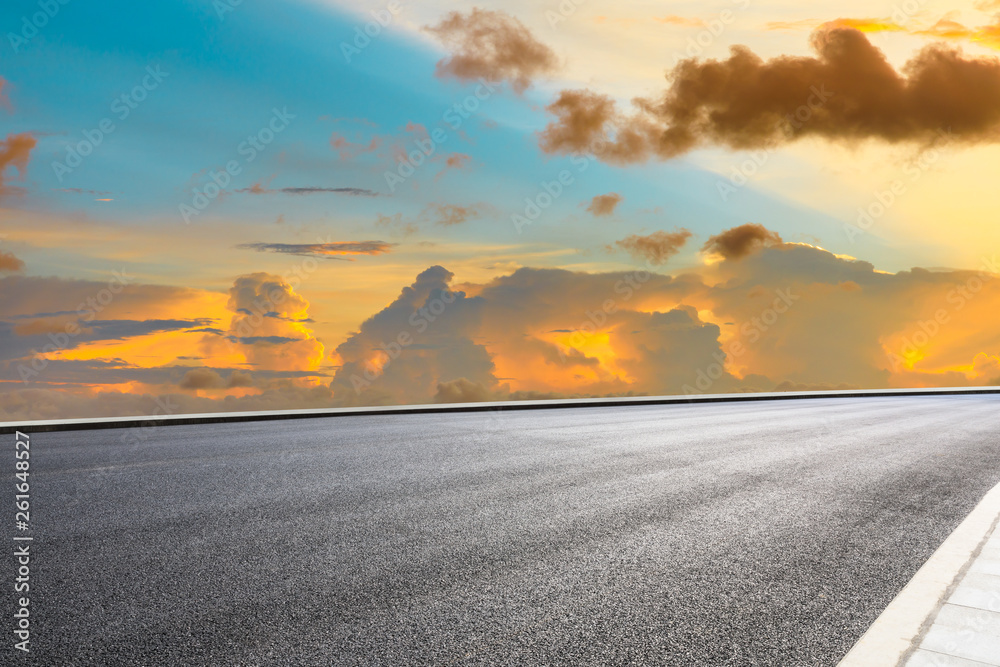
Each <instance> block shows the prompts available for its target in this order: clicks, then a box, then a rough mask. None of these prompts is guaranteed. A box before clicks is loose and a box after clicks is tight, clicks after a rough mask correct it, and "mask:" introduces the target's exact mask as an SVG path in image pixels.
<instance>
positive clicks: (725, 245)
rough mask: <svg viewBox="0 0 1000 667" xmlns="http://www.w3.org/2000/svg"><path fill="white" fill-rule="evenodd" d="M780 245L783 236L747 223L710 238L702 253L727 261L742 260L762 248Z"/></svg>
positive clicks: (758, 225) (761, 226)
mask: <svg viewBox="0 0 1000 667" xmlns="http://www.w3.org/2000/svg"><path fill="white" fill-rule="evenodd" d="M780 243H781V236H779V235H778V233H777V232H772V231H771V230H769V229H767V228H766V227H764V225H760V224H756V223H747V224H745V225H740V226H739V227H733V228H732V229H727V230H726V231H724V232H722V233H720V234H716V235H715V236H711V237H709V239H708V241H706V242H705V245H704V246H702V251H703V252H707V253H714V254H718V255H722V257H723V258H725V259H742V258H744V257H746V256H747V255H749V254H750V253H752V252H755V251H757V250H760V249H761V248H764V247H766V246H769V245H777V244H780Z"/></svg>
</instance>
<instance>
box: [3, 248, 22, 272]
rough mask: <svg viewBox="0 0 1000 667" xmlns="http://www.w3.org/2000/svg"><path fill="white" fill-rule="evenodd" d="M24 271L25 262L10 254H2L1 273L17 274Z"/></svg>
mask: <svg viewBox="0 0 1000 667" xmlns="http://www.w3.org/2000/svg"><path fill="white" fill-rule="evenodd" d="M23 270H24V262H22V261H21V260H20V259H18V258H17V257H15V256H14V254H13V253H10V252H0V271H7V272H9V273H16V272H18V271H23Z"/></svg>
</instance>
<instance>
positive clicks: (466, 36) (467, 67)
mask: <svg viewBox="0 0 1000 667" xmlns="http://www.w3.org/2000/svg"><path fill="white" fill-rule="evenodd" d="M427 31H428V32H430V33H432V34H433V35H434V36H436V37H437V38H438V39H439V40H441V42H442V43H444V44H445V46H447V47H448V48H450V49H451V50H452V53H451V55H450V56H449V57H447V58H445V59H443V60H441V61H440V62H438V64H437V75H438V76H439V77H446V76H451V77H455V78H457V79H460V80H463V81H474V80H476V79H479V78H481V77H482V78H485V79H489V80H505V81H508V82H510V84H511V86H512V87H513V88H514V90H515V91H517V92H519V93H520V92H524V90H525V89H527V88H528V87H529V86H530V85H531V83H532V81H533V80H534V79H535V78H537V77H539V76H542V75H545V74H549V73H551V72H552V71H554V70H555V69H556V67H557V66H558V59H557V58H556V54H555V52H553V51H552V49H550V48H549V47H548V46H546V45H545V44H543V43H541V42H539V41H538V39H536V38H535V36H534V35H532V34H531V31H529V30H528V28H527V27H526V26H525V25H524V24H523V23H521V21H519V20H518V19H516V18H514V17H513V16H511V15H509V14H506V13H504V12H501V11H493V10H488V9H479V8H478V7H473V8H472V10H471V11H470V12H469V13H468V14H462V13H461V12H457V11H456V12H451V13H450V14H448V15H447V16H446V17H445V18H444V19H443V20H442V21H441V22H440V23H438V24H437V25H436V26H429V27H428V28H427Z"/></svg>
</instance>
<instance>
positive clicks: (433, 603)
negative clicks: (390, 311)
mask: <svg viewBox="0 0 1000 667" xmlns="http://www.w3.org/2000/svg"><path fill="white" fill-rule="evenodd" d="M998 408H1000V397H998V396H951V397H899V398H869V399H821V400H806V401H795V400H789V401H773V402H766V403H738V402H737V403H723V404H707V405H668V406H643V407H626V408H621V407H618V408H585V409H564V410H534V411H528V412H487V413H478V414H476V413H471V414H469V413H466V414H422V415H396V416H391V417H344V418H329V419H315V420H302V421H289V422H274V423H266V422H265V423H249V424H217V425H203V426H174V427H164V428H158V429H149V430H148V431H146V432H133V433H132V434H131V436H128V435H126V432H125V431H116V430H103V431H77V432H68V433H37V434H35V435H34V436H32V438H31V443H32V444H31V448H32V459H31V465H32V468H31V469H32V477H31V480H32V494H33V496H32V514H31V518H32V524H33V534H34V535H35V541H34V542H33V543H32V552H33V560H32V574H31V594H32V597H31V608H32V617H31V618H32V641H31V648H32V652H31V654H30V655H29V656H24V655H20V654H18V653H17V652H15V651H14V650H13V649H12V648H11V647H10V645H11V644H13V640H10V644H8V646H5V647H3V652H2V653H0V655H2V656H3V657H2V658H0V663H2V664H11V665H15V664H25V665H28V664H31V665H34V664H38V665H136V666H139V665H366V666H367V665H387V666H399V665H698V666H700V667H702V666H706V665H767V666H773V665H835V664H836V663H837V661H838V660H839V659H840V658H841V657H842V656H843V655H844V654H845V653H846V652H847V651H848V650H849V649H850V647H851V646H852V644H853V643H854V642H855V641H856V640H857V639H858V638H859V637H860V636H861V634H863V632H864V631H865V630H866V629H867V628H868V626H869V625H870V624H871V623H872V622H873V621H874V620H875V618H876V617H877V616H878V615H879V613H880V612H881V611H882V609H883V608H884V607H885V606H886V605H887V604H888V603H889V601H890V600H892V598H893V597H894V596H895V595H896V593H897V592H898V591H899V590H900V589H901V588H902V587H903V586H904V585H905V584H906V582H907V581H908V580H909V579H910V578H911V577H912V576H913V574H914V573H915V572H916V570H917V569H918V568H919V567H920V565H921V564H922V563H923V562H924V561H925V560H926V559H927V557H928V556H930V554H931V553H932V552H933V551H934V550H935V549H936V548H937V547H938V546H939V545H940V544H941V542H943V541H944V539H945V538H946V537H947V536H948V534H949V533H950V532H951V531H952V530H953V529H954V528H955V526H957V525H958V523H959V522H960V521H961V520H962V519H963V518H964V517H965V516H966V515H967V514H968V513H969V512H970V511H971V510H972V508H973V507H974V506H975V505H976V503H977V502H978V500H979V499H980V498H981V497H982V496H983V495H984V494H985V493H986V492H987V491H988V490H989V489H990V488H991V487H993V486H994V485H995V484H997V483H998V482H1000V431H998V426H1000V412H998ZM123 435H125V442H124V443H123V442H122V439H123ZM2 437H3V438H4V439H5V440H7V441H8V443H7V444H9V445H10V447H9V449H10V452H12V451H13V436H9V435H8V436H2ZM4 447H5V449H8V447H7V445H5V446H4ZM10 452H9V453H10ZM7 459H9V462H10V461H13V454H12V453H11V455H10V456H9V457H7V456H5V460H7ZM10 470H11V472H10V474H8V473H7V472H4V477H5V479H10V483H11V485H12V484H13V476H12V475H13V465H12V464H11V466H10ZM11 495H13V492H11ZM12 515H13V509H12V510H11V517H10V519H13V516H12ZM8 532H9V533H10V532H13V530H12V529H11V530H9V531H8ZM8 544H11V543H10V542H9V541H8ZM5 550H10V547H7V548H5ZM3 564H4V570H3V575H4V577H5V581H12V580H13V578H14V576H15V575H14V565H13V559H12V558H11V557H10V556H8V557H7V558H6V559H4V563H3ZM3 588H4V590H8V591H10V588H9V585H8V584H6V583H4V584H3ZM13 598H14V596H13V594H12V593H10V592H8V594H7V595H5V596H4V599H3V604H4V605H5V607H4V615H3V617H4V619H7V620H5V621H4V623H6V624H8V626H9V629H3V634H4V636H8V637H10V633H11V629H12V628H13V621H12V620H11V614H12V610H13V605H14V602H13ZM7 658H10V659H11V660H10V661H8V660H7Z"/></svg>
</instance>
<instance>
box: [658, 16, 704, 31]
mask: <svg viewBox="0 0 1000 667" xmlns="http://www.w3.org/2000/svg"><path fill="white" fill-rule="evenodd" d="M653 20H654V21H656V22H657V23H666V24H667V25H677V26H683V27H686V28H704V27H705V21H704V20H703V19H697V18H694V19H692V18H686V17H683V16H674V15H667V16H658V17H657V16H654V17H653Z"/></svg>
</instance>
